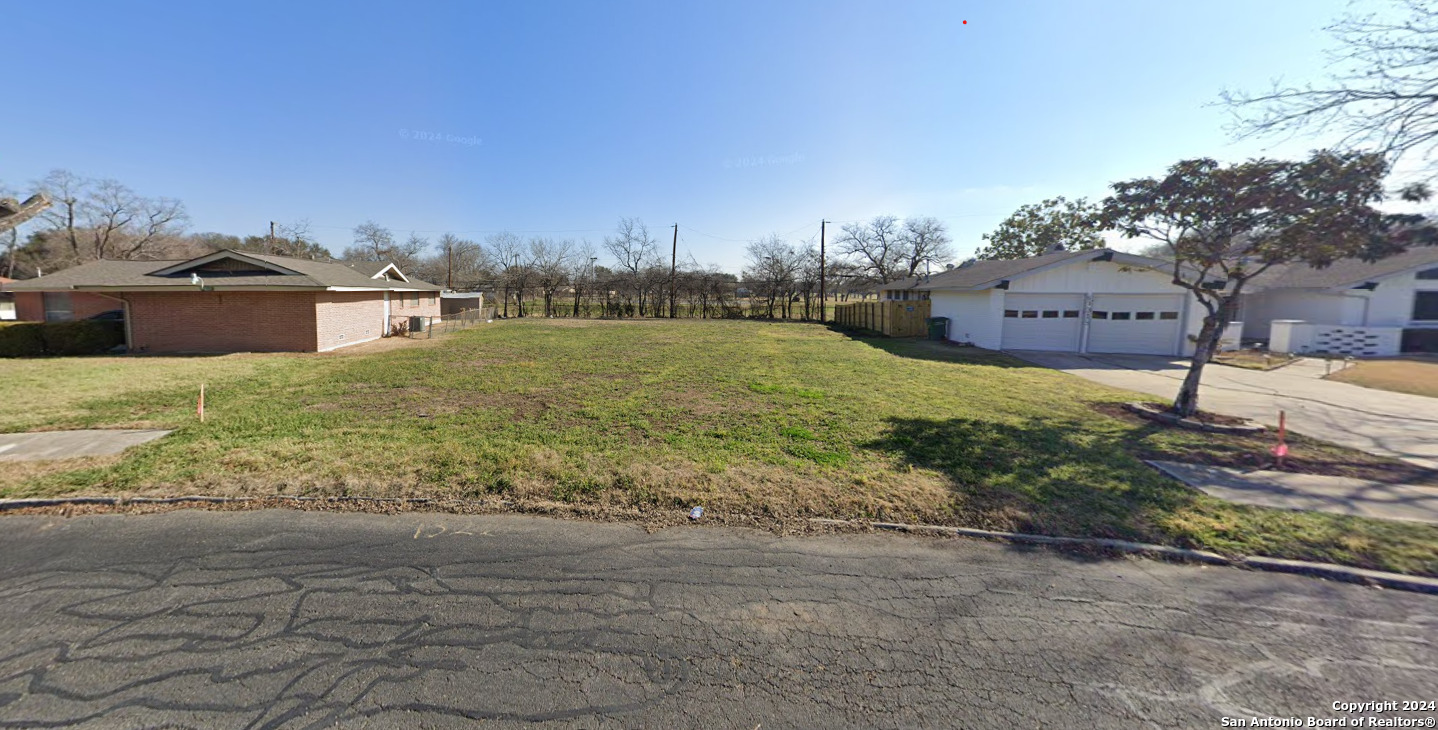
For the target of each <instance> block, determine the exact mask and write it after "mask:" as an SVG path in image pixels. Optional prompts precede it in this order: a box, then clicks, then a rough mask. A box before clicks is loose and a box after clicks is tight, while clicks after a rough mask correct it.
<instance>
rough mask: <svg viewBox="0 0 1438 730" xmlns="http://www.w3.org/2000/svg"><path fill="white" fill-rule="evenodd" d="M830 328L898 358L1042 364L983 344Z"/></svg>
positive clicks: (1004, 365) (1011, 365) (1014, 365)
mask: <svg viewBox="0 0 1438 730" xmlns="http://www.w3.org/2000/svg"><path fill="white" fill-rule="evenodd" d="M829 329H831V330H833V331H834V332H837V333H839V334H841V335H843V336H845V337H847V338H849V339H850V340H853V341H854V342H859V343H863V344H865V345H868V346H869V347H872V348H874V349H876V350H883V351H884V352H887V353H889V354H890V355H896V356H898V357H907V358H911V359H915V360H934V361H938V362H954V363H961V364H966V365H990V366H993V367H1001V368H1037V367H1042V366H1040V365H1035V364H1034V363H1031V362H1027V361H1025V360H1020V359H1019V358H1016V357H1013V356H1012V355H1008V354H1006V353H1003V352H999V351H998V350H986V349H984V348H982V347H974V346H971V345H959V344H956V343H953V342H939V341H936V340H926V339H921V338H918V337H887V336H885V335H881V334H877V333H874V332H866V331H864V330H854V329H846V328H840V327H834V326H830V328H829Z"/></svg>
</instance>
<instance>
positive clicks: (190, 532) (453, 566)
mask: <svg viewBox="0 0 1438 730" xmlns="http://www.w3.org/2000/svg"><path fill="white" fill-rule="evenodd" d="M0 528H3V529H0V555H3V556H5V559H4V560H0V616H4V617H5V620H4V621H0V647H3V648H0V727H60V726H64V727H74V728H80V729H81V730H86V729H89V728H94V729H95V730H101V729H104V730H109V729H111V728H141V727H147V728H148V727H166V728H216V729H224V728H236V729H239V728H330V727H339V728H456V729H458V728H473V727H476V726H479V727H485V728H492V727H506V728H507V727H533V726H534V724H542V725H544V726H546V727H555V728H576V729H578V728H701V727H702V728H734V729H735V730H754V728H762V729H763V730H771V729H777V728H805V727H824V728H926V727H935V728H938V727H944V728H949V727H959V728H1017V727H1024V728H1035V727H1050V728H1116V729H1117V728H1122V729H1124V730H1136V729H1142V728H1217V727H1219V726H1220V725H1221V723H1222V718H1224V717H1230V718H1232V717H1243V718H1249V717H1252V716H1255V715H1261V716H1269V715H1276V716H1279V717H1285V718H1286V717H1290V716H1298V717H1301V718H1302V717H1309V716H1316V717H1334V716H1341V715H1340V713H1336V712H1335V711H1334V710H1333V708H1332V704H1333V702H1334V701H1335V700H1347V701H1353V700H1403V699H1431V698H1432V697H1433V688H1434V684H1433V678H1434V672H1435V668H1438V648H1435V645H1434V642H1433V641H1432V635H1433V628H1434V627H1435V626H1438V597H1434V596H1428V595H1421V594H1417V593H1404V592H1401V591H1385V590H1374V589H1371V588H1365V587H1362V586H1357V585H1348V584H1339V583H1329V582H1326V581H1321V580H1315V579H1311V578H1305V577H1301V576H1293V575H1279V574H1273V573H1256V572H1249V571H1243V570H1236V569H1232V568H1203V567H1197V566H1191V565H1175V564H1171V563H1163V562H1157V561H1149V560H1107V559H1102V558H1094V557H1084V556H1078V555H1070V554H1063V553H1056V552H1049V551H1044V550H1027V549H1016V548H1013V547H1010V546H1003V545H995V544H990V543H980V542H973V541H968V540H958V539H919V538H913V537H906V536H897V535H833V536H824V537H806V538H794V537H787V538H781V537H776V536H774V535H771V534H768V533H762V532H754V531H748V530H735V529H719V528H707V527H702V526H698V527H684V528H673V529H667V530H663V531H660V532H658V533H655V534H647V533H646V532H645V531H644V530H643V529H641V528H639V527H636V526H633V525H618V524H594V523H588V522H580V521H570V520H550V519H539V518H531V517H510V516H492V517H483V516H462V515H441V514H402V515H363V514H325V513H317V512H289V511H280V510H272V511H265V512H247V513H229V512H201V511H180V512H171V513H167V514H161V515H152V516H124V515H106V516H98V517H81V518H72V519H64V518H60V517H53V516H31V517H20V516H12V517H4V518H0ZM1370 714H1371V713H1370ZM1430 715H1432V713H1429V712H1425V713H1419V714H1418V715H1412V714H1407V713H1383V714H1382V715H1381V716H1382V717H1385V718H1386V717H1395V716H1408V717H1427V716H1430ZM1350 717H1351V716H1350Z"/></svg>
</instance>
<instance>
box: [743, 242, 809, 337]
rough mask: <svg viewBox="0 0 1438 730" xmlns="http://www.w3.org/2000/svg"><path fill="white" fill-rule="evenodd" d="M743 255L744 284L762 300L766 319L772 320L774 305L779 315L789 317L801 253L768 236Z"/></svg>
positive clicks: (802, 255)
mask: <svg viewBox="0 0 1438 730" xmlns="http://www.w3.org/2000/svg"><path fill="white" fill-rule="evenodd" d="M745 256H746V257H747V258H748V265H747V266H746V267H745V268H744V281H745V282H746V283H747V284H748V285H749V288H750V290H751V291H754V290H757V291H758V292H759V295H760V296H762V297H763V298H764V299H765V311H766V314H765V316H767V317H770V318H773V317H774V316H775V308H776V306H777V307H778V308H779V313H780V314H781V315H783V316H785V317H788V315H789V305H790V304H791V303H792V292H793V290H794V284H795V279H796V276H797V275H798V273H799V270H800V268H802V267H803V265H804V260H805V255H804V252H803V250H802V249H800V248H797V247H795V246H791V245H789V244H788V243H786V242H785V241H784V240H783V239H781V238H779V237H778V236H777V235H769V236H767V237H765V238H761V239H759V240H757V241H754V242H753V243H750V244H749V246H748V247H747V248H746V249H745Z"/></svg>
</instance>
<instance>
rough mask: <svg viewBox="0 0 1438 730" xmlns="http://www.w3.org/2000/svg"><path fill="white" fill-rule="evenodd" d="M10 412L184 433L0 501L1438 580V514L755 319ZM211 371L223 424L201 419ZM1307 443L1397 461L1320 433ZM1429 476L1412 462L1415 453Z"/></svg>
mask: <svg viewBox="0 0 1438 730" xmlns="http://www.w3.org/2000/svg"><path fill="white" fill-rule="evenodd" d="M21 366H22V372H21V375H20V377H11V378H7V379H5V380H4V381H0V402H6V403H20V404H22V405H21V407H18V408H7V409H6V415H5V416H4V420H3V421H0V428H4V429H5V430H17V429H19V428H33V427H45V428H70V427H84V426H122V425H139V424H143V425H150V426H171V427H176V428H177V429H178V430H177V431H176V432H175V433H174V434H173V435H171V436H170V437H167V438H165V439H162V440H160V441H156V442H152V443H150V444H146V445H144V446H140V447H137V448H135V449H133V450H131V451H129V452H127V454H126V455H125V456H124V457H123V458H110V459H95V460H87V461H84V462H80V463H78V464H75V463H67V462H54V463H51V464H48V465H45V466H35V467H29V468H28V469H7V470H6V472H5V473H4V474H0V494H4V495H5V496H28V495H55V494H66V493H82V494H89V493H132V494H141V493H148V494H160V493H164V494H174V493H194V492H204V493H214V494H275V493H292V494H293V493H308V494H372V495H424V496H441V497H445V496H454V497H481V496H488V495H505V496H506V497H508V498H513V499H543V500H560V501H566V502H574V503H584V504H593V505H598V506H613V507H618V508H625V509H632V508H635V507H638V508H641V509H650V510H652V509H664V510H674V509H680V508H683V507H687V506H688V505H692V504H702V505H704V506H705V507H706V510H709V511H710V512H711V513H714V512H716V511H717V512H724V511H731V512H744V513H750V514H767V515H772V516H778V517H790V516H826V517H859V518H884V519H895V520H913V521H921V522H937V523H945V524H956V525H969V526H979V527H988V528H998V529H1011V530H1022V531H1030V532H1040V533H1045V534H1054V535H1092V536H1103V537H1118V538H1128V539H1135V540H1146V541H1153V542H1160V543H1165V544H1172V545H1181V546H1189V547H1202V548H1208V549H1213V550H1219V551H1224V552H1229V553H1253V554H1263V555H1270V556H1276V557H1288V558H1298V559H1314V560H1330V561H1335V562H1341V563H1347V564H1352V565H1360V566H1365V567H1373V568H1380V569H1387V570H1400V571H1405V572H1413V573H1423V574H1429V575H1438V528H1434V527H1431V526H1424V525H1417V524H1408V523H1396V522H1384V521H1378V520H1366V519H1361V518H1352V517H1342V516H1337V515H1327V514H1316V513H1292V512H1282V511H1276V510H1268V509H1262V508H1256V507H1244V506H1238V505H1231V504H1227V503H1224V502H1221V501H1218V500H1215V499H1211V498H1208V497H1206V496H1203V495H1201V494H1197V493H1195V492H1192V491H1190V490H1187V489H1185V488H1183V487H1181V486H1179V485H1177V484H1176V483H1174V482H1171V481H1169V480H1167V479H1166V478H1163V477H1161V476H1159V475H1158V474H1156V473H1155V472H1153V471H1152V470H1151V469H1149V468H1148V467H1147V466H1145V465H1144V464H1143V463H1142V462H1141V461H1140V458H1197V459H1202V460H1205V461H1209V462H1210V463H1224V464H1243V463H1248V462H1251V461H1255V460H1261V459H1262V457H1261V454H1262V453H1263V450H1264V449H1265V448H1266V447H1267V446H1268V445H1269V444H1268V443H1267V441H1266V440H1265V439H1259V438H1239V437H1215V436H1211V435H1207V434H1195V433H1190V432H1186V431H1173V430H1168V429H1163V428H1160V427H1158V426H1156V425H1154V424H1151V423H1149V422H1146V421H1141V420H1138V419H1134V418H1131V417H1127V416H1124V415H1122V414H1121V412H1119V411H1117V410H1116V409H1115V406H1116V404H1117V403H1119V402H1122V401H1124V400H1131V399H1132V398H1133V395H1132V394H1130V393H1124V392H1122V391H1117V390H1111V389H1107V388H1103V387H1101V386H1098V385H1094V384H1091V383H1088V382H1085V381H1081V380H1078V379H1076V378H1073V377H1070V376H1067V375H1064V374H1061V373H1058V372H1054V371H1050V370H1045V369H1042V368H1037V367H1032V366H1028V365H1025V364H1024V363H1021V362H1019V361H1017V360H1014V359H1011V358H1008V357H1006V356H1003V355H999V354H995V353H989V352H985V351H981V350H975V349H972V348H957V347H947V346H942V345H938V344H935V343H927V342H920V341H901V340H888V339H865V338H853V337H848V336H845V335H843V334H841V333H838V332H834V331H831V330H828V329H825V328H822V327H819V326H815V325H803V324H786V323H764V322H745V321H707V322H706V321H683V320H680V321H677V322H665V321H638V322H609V321H583V320H579V321H575V320H552V321H545V320H527V321H518V320H512V321H507V322H496V323H495V324H494V325H492V326H486V327H480V328H476V329H472V330H468V331H464V332H459V333H455V334H453V335H449V336H446V337H444V338H441V339H438V340H435V341H433V342H432V343H431V344H429V345H427V346H425V345H420V346H415V347H408V348H398V349H389V350H386V351H381V352H373V353H369V354H364V353H358V352H357V353H353V354H349V355H322V356H294V355H288V356H286V355H276V356H262V355H250V356H230V357H221V358H133V359H103V358H76V359H55V360H46V361H35V362H26V363H22V364H21ZM201 379H203V380H204V381H205V382H206V383H207V386H208V394H209V397H208V402H207V415H208V420H207V422H206V423H204V424H200V423H198V422H197V421H196V420H195V418H194V395H195V391H196V388H197V385H198V382H199V381H200V380H201ZM1293 447H1294V459H1295V460H1299V459H1307V460H1308V463H1312V464H1318V465H1326V466H1325V468H1330V469H1337V470H1339V471H1342V472H1345V473H1359V474H1363V475H1367V476H1383V475H1385V474H1390V475H1394V476H1396V477H1400V478H1401V477H1403V476H1405V472H1404V467H1402V466H1401V465H1399V464H1397V463H1394V462H1390V461H1386V460H1384V459H1381V458H1378V457H1371V456H1366V455H1362V454H1357V453H1355V452H1351V451H1347V450H1344V449H1340V448H1338V447H1334V446H1329V445H1324V444H1319V443H1315V442H1311V441H1308V440H1305V439H1301V438H1299V439H1295V440H1294V441H1293ZM1410 471H1411V468H1410Z"/></svg>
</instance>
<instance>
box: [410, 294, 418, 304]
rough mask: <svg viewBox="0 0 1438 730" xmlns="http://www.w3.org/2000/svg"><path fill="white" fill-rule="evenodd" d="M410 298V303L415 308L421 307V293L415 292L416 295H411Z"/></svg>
mask: <svg viewBox="0 0 1438 730" xmlns="http://www.w3.org/2000/svg"><path fill="white" fill-rule="evenodd" d="M409 296H410V303H411V304H413V305H414V306H416V307H418V306H419V292H415V293H413V294H411V295H409Z"/></svg>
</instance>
